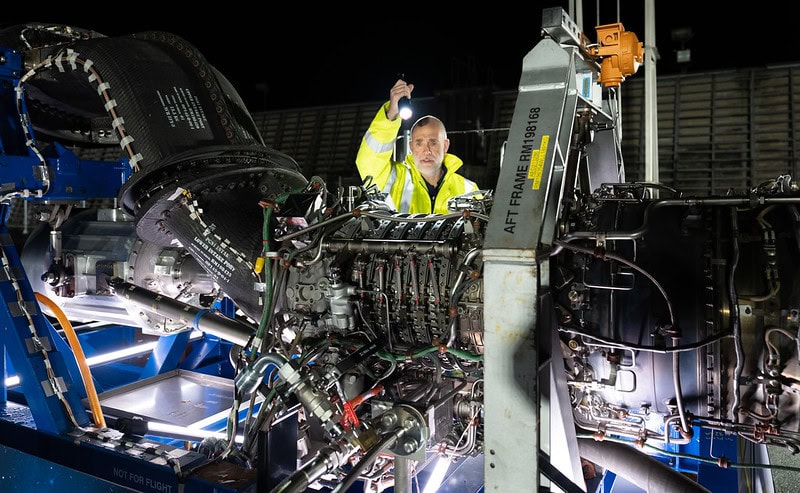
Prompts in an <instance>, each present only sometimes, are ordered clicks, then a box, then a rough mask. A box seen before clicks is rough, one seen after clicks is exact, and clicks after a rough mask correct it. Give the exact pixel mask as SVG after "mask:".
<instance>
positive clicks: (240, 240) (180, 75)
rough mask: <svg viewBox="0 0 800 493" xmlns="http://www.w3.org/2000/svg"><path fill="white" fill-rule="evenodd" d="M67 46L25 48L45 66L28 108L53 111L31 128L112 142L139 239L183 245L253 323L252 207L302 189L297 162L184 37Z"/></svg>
mask: <svg viewBox="0 0 800 493" xmlns="http://www.w3.org/2000/svg"><path fill="white" fill-rule="evenodd" d="M75 32H80V31H78V30H75ZM65 39H66V40H65V41H64V42H63V43H62V42H55V43H53V42H52V40H50V41H47V42H43V45H42V46H39V47H37V48H39V51H38V52H36V51H33V50H31V52H32V56H33V54H35V55H36V56H39V57H41V59H42V61H41V62H39V63H38V64H37V65H36V66H35V67H36V68H35V69H34V70H33V71H32V73H34V72H35V73H36V76H35V77H29V80H25V81H23V82H24V84H21V86H23V87H24V89H25V91H26V93H25V94H26V98H27V101H28V103H29V106H32V107H34V108H44V107H47V108H50V109H51V111H41V112H37V113H36V114H32V118H31V120H32V121H34V122H35V123H34V126H35V128H36V131H37V132H39V133H40V134H42V135H62V134H64V133H67V130H69V129H68V128H65V127H67V126H74V127H75V128H76V129H77V130H80V131H79V132H75V135H81V136H86V135H89V136H90V137H82V138H84V139H87V138H88V139H92V138H93V137H91V136H95V135H103V136H105V137H104V138H105V139H106V140H109V136H115V139H116V143H118V144H119V147H120V149H121V150H122V152H123V158H127V159H128V161H129V163H130V165H131V167H132V171H133V172H132V174H131V176H130V178H129V179H128V180H127V181H126V182H125V184H124V185H123V186H122V188H121V190H120V191H119V201H120V205H121V208H122V209H123V210H124V211H125V212H126V213H128V214H130V215H131V216H133V217H134V218H135V224H136V233H137V235H138V236H139V237H140V238H141V239H143V240H145V241H149V242H152V243H154V244H157V245H160V246H165V247H167V246H168V247H183V248H185V249H186V250H187V251H188V252H189V253H190V254H191V255H192V256H193V257H194V258H195V259H196V260H197V262H198V263H199V264H200V266H201V267H202V268H204V269H205V270H206V271H207V272H208V273H209V274H210V275H211V277H212V278H213V280H214V281H215V282H217V283H218V284H219V286H220V287H221V289H222V290H223V291H224V293H225V294H226V295H227V296H229V297H230V298H232V299H233V300H235V302H236V303H237V305H238V306H239V307H240V308H241V310H242V311H243V312H244V313H245V314H246V315H248V316H250V317H252V318H254V319H258V318H260V314H261V310H262V309H261V307H260V306H259V303H258V295H259V293H258V292H257V291H256V290H255V287H256V286H257V285H258V283H257V276H256V274H255V273H254V264H255V260H256V259H257V257H258V256H259V255H260V254H261V250H262V223H263V221H264V213H263V209H262V207H261V206H260V205H259V204H260V202H261V201H262V200H264V199H266V200H269V199H270V198H271V197H274V196H276V195H279V194H283V193H285V192H287V191H291V190H296V189H299V188H302V187H304V186H305V185H306V184H307V180H306V179H305V178H304V177H303V176H302V174H301V172H300V170H299V166H298V165H297V163H296V162H295V161H294V160H293V159H292V158H290V157H289V156H286V155H284V154H282V153H280V152H278V151H276V150H274V149H272V148H270V147H268V146H266V145H265V144H264V142H263V140H262V138H261V136H260V134H259V133H258V130H257V127H256V126H255V124H254V122H253V119H252V117H251V115H250V114H249V112H248V111H247V110H246V108H245V106H244V104H243V102H242V100H241V98H240V96H239V94H238V93H237V92H236V90H235V89H234V88H233V86H232V85H231V84H230V83H229V81H228V80H227V79H226V78H225V77H224V76H223V75H222V74H221V73H219V72H218V71H217V70H216V69H215V68H214V67H213V66H212V65H210V64H209V63H208V62H207V61H206V59H205V58H204V57H203V55H202V54H201V53H199V52H198V51H197V50H196V49H195V48H194V47H193V46H192V45H191V44H190V43H188V42H187V41H185V40H183V39H181V38H180V37H178V36H176V35H174V34H170V33H164V32H144V33H139V34H132V35H129V36H120V37H105V36H102V35H96V34H95V35H85V36H76V37H75V38H74V39H69V38H65ZM87 74H88V76H87ZM26 77H27V76H26ZM98 95H99V96H100V97H98ZM66 101H68V102H66ZM53 107H57V109H58V111H57V112H54V111H52V108H53ZM32 112H33V111H32ZM55 114H58V115H62V116H59V118H58V119H55V118H53V117H50V116H49V115H55ZM64 114H69V115H71V117H70V118H64V117H63V115H64ZM112 140H113V139H112ZM94 143H95V144H96V143H100V142H99V141H97V140H96V141H95V142H94ZM106 143H107V142H106Z"/></svg>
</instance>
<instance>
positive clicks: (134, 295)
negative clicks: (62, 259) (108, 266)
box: [109, 279, 254, 347]
mask: <svg viewBox="0 0 800 493" xmlns="http://www.w3.org/2000/svg"><path fill="white" fill-rule="evenodd" d="M109 285H110V286H111V287H112V288H114V294H115V295H116V296H117V297H118V298H122V299H124V300H126V301H129V302H131V303H134V304H136V305H139V306H143V307H145V308H147V309H148V310H152V311H154V312H156V313H158V314H159V315H164V316H166V317H169V318H171V319H173V320H180V321H182V322H185V323H186V324H187V325H188V326H190V327H194V328H196V329H197V330H200V331H202V332H207V333H209V334H211V335H215V336H217V337H219V338H220V339H225V340H226V341H230V342H233V343H234V344H238V345H239V346H242V347H244V346H246V345H247V344H248V342H249V341H250V336H251V335H252V334H253V332H254V330H253V327H251V326H249V325H247V324H245V323H244V322H240V321H238V320H235V319H232V318H226V317H224V316H222V315H219V314H216V313H215V312H212V311H210V310H206V309H203V308H197V307H195V306H192V305H188V304H186V303H182V302H180V301H177V300H174V299H172V298H168V297H165V296H164V295H162V294H160V293H156V292H155V291H150V290H148V289H145V288H142V287H139V286H136V285H135V284H131V283H129V282H125V281H123V280H121V279H115V280H112V281H111V282H110V283H109Z"/></svg>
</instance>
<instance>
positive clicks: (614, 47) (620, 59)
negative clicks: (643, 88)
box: [594, 22, 644, 87]
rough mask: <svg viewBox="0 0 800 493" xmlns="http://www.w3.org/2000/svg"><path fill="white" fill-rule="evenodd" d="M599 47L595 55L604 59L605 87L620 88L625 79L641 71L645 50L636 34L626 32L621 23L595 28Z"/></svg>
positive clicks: (595, 48)
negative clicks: (640, 66)
mask: <svg viewBox="0 0 800 493" xmlns="http://www.w3.org/2000/svg"><path fill="white" fill-rule="evenodd" d="M595 31H597V46H595V47H594V55H595V56H599V57H602V59H603V60H602V62H601V63H600V79H599V81H600V83H601V84H603V87H611V86H619V85H620V84H621V83H622V81H624V80H625V77H627V76H629V75H633V74H635V73H636V71H637V70H639V65H641V64H642V62H643V60H644V49H643V48H642V43H641V42H639V38H637V37H636V34H634V33H630V32H625V28H624V27H623V26H622V24H621V23H619V22H618V23H616V24H606V25H604V26H597V27H595Z"/></svg>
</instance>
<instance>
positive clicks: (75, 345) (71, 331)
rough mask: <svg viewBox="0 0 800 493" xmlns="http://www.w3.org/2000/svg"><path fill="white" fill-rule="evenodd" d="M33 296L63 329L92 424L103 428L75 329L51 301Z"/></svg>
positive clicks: (99, 409) (98, 402) (100, 414)
mask: <svg viewBox="0 0 800 493" xmlns="http://www.w3.org/2000/svg"><path fill="white" fill-rule="evenodd" d="M34 294H35V295H36V300H37V301H38V302H39V303H41V304H43V305H45V306H47V308H49V309H50V310H52V312H53V313H54V314H55V316H56V318H57V319H58V323H60V324H61V326H62V327H63V328H64V333H65V334H66V335H67V341H68V342H69V345H70V347H71V348H72V352H74V353H75V359H76V360H77V362H78V368H80V371H81V377H82V378H83V386H84V387H85V388H86V397H87V398H88V399H89V408H90V409H91V410H92V418H93V419H94V424H95V425H96V426H97V427H98V428H105V427H106V419H105V416H103V409H102V408H101V407H100V398H99V397H98V396H97V390H96V389H95V387H94V380H92V372H91V370H90V369H89V365H88V364H87V363H86V355H85V354H84V353H83V348H82V347H81V341H80V340H78V335H77V334H76V333H75V328H74V327H73V326H72V323H71V322H70V321H69V319H68V318H67V316H66V315H65V314H64V312H63V311H62V310H61V308H59V306H58V305H56V304H55V302H53V300H51V299H50V298H48V297H47V296H45V295H43V294H41V293H34Z"/></svg>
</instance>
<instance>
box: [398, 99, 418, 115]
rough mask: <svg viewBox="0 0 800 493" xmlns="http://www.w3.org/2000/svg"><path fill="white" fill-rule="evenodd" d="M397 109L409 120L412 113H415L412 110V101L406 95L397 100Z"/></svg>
mask: <svg viewBox="0 0 800 493" xmlns="http://www.w3.org/2000/svg"><path fill="white" fill-rule="evenodd" d="M397 109H398V110H399V111H400V118H402V119H403V120H408V119H409V118H411V115H413V114H414V112H413V111H411V101H409V100H408V98H407V97H405V96H403V97H402V98H400V100H399V101H398V102H397Z"/></svg>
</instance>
